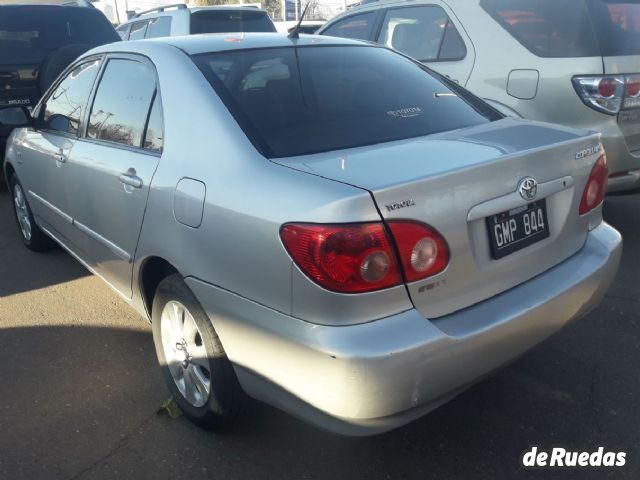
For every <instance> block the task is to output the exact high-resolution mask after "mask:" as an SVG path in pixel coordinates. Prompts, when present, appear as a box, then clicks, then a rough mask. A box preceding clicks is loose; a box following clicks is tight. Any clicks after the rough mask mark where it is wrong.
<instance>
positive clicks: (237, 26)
mask: <svg viewBox="0 0 640 480" xmlns="http://www.w3.org/2000/svg"><path fill="white" fill-rule="evenodd" d="M275 31H276V27H275V26H274V25H273V22H272V21H271V19H270V18H269V16H268V15H267V13H266V12H263V11H259V10H251V9H249V8H247V10H246V11H242V10H219V11H213V10H209V11H206V10H202V11H196V12H193V13H192V14H191V33H192V34H198V33H233V32H275Z"/></svg>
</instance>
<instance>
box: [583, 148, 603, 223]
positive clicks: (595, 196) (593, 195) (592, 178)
mask: <svg viewBox="0 0 640 480" xmlns="http://www.w3.org/2000/svg"><path fill="white" fill-rule="evenodd" d="M608 178H609V167H608V166H607V157H606V155H602V156H601V157H600V158H599V159H598V161H597V162H596V164H595V165H594V166H593V168H592V169H591V174H590V175H589V179H588V180H587V185H586V186H585V187H584V192H583V193H582V200H581V201H580V215H584V214H585V213H589V212H590V211H591V210H593V209H594V208H596V207H597V206H599V205H600V204H601V203H602V201H603V200H604V194H605V193H606V191H607V181H608Z"/></svg>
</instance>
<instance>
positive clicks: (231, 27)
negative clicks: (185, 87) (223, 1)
mask: <svg viewBox="0 0 640 480" xmlns="http://www.w3.org/2000/svg"><path fill="white" fill-rule="evenodd" d="M116 30H117V32H118V33H119V34H120V37H121V38H122V39H123V40H140V39H143V38H157V37H175V36H178V35H193V34H197V33H232V32H275V31H276V27H275V26H274V24H273V22H272V21H271V19H270V18H269V15H268V14H267V12H265V11H264V10H260V9H258V8H255V7H252V6H222V7H194V8H188V7H187V6H186V5H185V4H176V5H166V6H162V7H158V8H154V9H152V10H146V11H144V12H141V13H138V14H136V16H135V17H133V18H132V19H131V20H129V21H128V22H126V23H123V24H122V25H120V26H119V27H118V28H117V29H116Z"/></svg>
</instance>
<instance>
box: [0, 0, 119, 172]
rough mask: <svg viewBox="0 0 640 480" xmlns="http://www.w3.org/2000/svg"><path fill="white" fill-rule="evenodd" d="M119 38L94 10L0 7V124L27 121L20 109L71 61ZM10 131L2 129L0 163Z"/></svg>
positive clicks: (59, 7)
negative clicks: (0, 110) (0, 108)
mask: <svg viewBox="0 0 640 480" xmlns="http://www.w3.org/2000/svg"><path fill="white" fill-rule="evenodd" d="M118 40H120V37H119V36H118V34H117V33H116V31H115V29H114V28H113V26H112V25H111V24H110V23H109V22H108V21H107V19H106V18H105V17H104V15H103V14H102V13H101V12H99V11H98V10H96V9H94V8H86V7H77V6H75V7H74V6H61V5H0V107H2V108H3V110H2V112H1V113H0V124H3V123H4V124H6V123H13V124H16V123H18V124H19V123H20V121H21V120H22V121H25V120H26V119H25V117H24V116H23V113H22V109H21V108H20V107H31V106H33V105H35V104H36V102H37V101H38V100H39V98H40V96H41V94H42V93H44V91H45V90H46V89H47V87H48V86H49V85H50V84H51V83H52V82H53V80H55V78H56V77H57V76H58V75H59V74H60V72H62V70H64V69H65V68H66V67H67V66H68V65H69V64H70V63H71V62H72V61H73V60H75V59H76V58H77V57H78V56H79V55H80V54H82V53H84V52H86V51H87V50H90V49H91V48H93V47H96V46H98V45H103V44H105V43H111V42H115V41H118ZM8 106H11V107H13V108H10V109H7V108H6V107H8ZM10 132H11V129H10V128H7V127H4V128H2V127H0V163H2V161H3V158H4V151H5V142H6V139H7V137H8V136H9V134H10Z"/></svg>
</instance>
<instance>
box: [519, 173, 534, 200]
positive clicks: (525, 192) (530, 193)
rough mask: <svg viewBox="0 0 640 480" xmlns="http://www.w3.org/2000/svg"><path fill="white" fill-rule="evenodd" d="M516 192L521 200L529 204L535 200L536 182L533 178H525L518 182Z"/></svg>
mask: <svg viewBox="0 0 640 480" xmlns="http://www.w3.org/2000/svg"><path fill="white" fill-rule="evenodd" d="M518 192H520V196H521V197H522V198H524V199H525V200H526V201H528V202H530V201H532V200H534V199H535V198H536V195H538V182H537V181H536V179H535V178H532V177H525V178H523V179H522V180H520V184H519V185H518Z"/></svg>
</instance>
